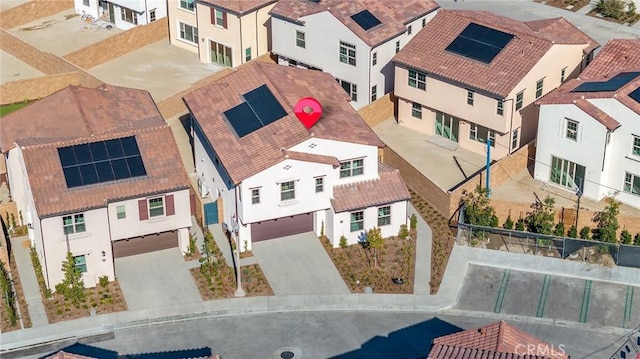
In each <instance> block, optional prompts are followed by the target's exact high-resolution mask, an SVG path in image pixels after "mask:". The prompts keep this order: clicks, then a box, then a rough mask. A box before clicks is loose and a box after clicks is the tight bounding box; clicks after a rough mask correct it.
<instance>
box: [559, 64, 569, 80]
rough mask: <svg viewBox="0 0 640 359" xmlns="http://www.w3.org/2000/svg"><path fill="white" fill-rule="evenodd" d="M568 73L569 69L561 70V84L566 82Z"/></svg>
mask: <svg viewBox="0 0 640 359" xmlns="http://www.w3.org/2000/svg"><path fill="white" fill-rule="evenodd" d="M566 73H567V68H566V67H565V68H564V69H562V70H560V83H562V82H564V79H565V75H566Z"/></svg>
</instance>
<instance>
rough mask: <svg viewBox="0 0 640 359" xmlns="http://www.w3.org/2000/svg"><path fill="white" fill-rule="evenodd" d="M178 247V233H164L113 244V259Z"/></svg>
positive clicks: (123, 240)
mask: <svg viewBox="0 0 640 359" xmlns="http://www.w3.org/2000/svg"><path fill="white" fill-rule="evenodd" d="M177 246H178V232H177V231H174V232H163V233H160V234H151V235H148V236H144V237H134V238H129V239H122V240H119V241H115V242H113V257H114V258H119V257H126V256H132V255H136V254H142V253H147V252H153V251H159V250H161V249H167V248H173V247H177Z"/></svg>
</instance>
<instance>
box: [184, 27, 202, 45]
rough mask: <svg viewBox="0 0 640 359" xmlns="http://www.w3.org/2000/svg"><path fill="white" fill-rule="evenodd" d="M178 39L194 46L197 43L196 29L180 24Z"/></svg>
mask: <svg viewBox="0 0 640 359" xmlns="http://www.w3.org/2000/svg"><path fill="white" fill-rule="evenodd" d="M180 38H181V39H182V40H187V41H189V42H193V43H195V44H197V43H198V28H197V27H195V26H191V25H187V24H184V23H180Z"/></svg>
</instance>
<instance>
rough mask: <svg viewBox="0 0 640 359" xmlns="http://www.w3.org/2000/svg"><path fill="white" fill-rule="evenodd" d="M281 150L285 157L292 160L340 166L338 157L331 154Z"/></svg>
mask: <svg viewBox="0 0 640 359" xmlns="http://www.w3.org/2000/svg"><path fill="white" fill-rule="evenodd" d="M282 152H283V153H284V156H285V158H289V159H292V160H297V161H305V162H315V163H324V164H327V165H332V166H333V167H338V166H340V161H338V159H337V158H335V157H333V156H325V155H318V154H314V153H304V152H296V151H289V150H284V151H282Z"/></svg>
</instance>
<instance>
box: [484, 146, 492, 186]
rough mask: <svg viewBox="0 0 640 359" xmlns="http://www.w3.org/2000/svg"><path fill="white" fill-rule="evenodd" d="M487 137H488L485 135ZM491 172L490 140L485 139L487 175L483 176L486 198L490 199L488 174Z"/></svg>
mask: <svg viewBox="0 0 640 359" xmlns="http://www.w3.org/2000/svg"><path fill="white" fill-rule="evenodd" d="M487 137H489V136H488V135H487ZM490 172H491V138H487V175H486V176H485V180H486V187H487V198H489V197H491V181H490V178H489V176H490V174H489V173H490Z"/></svg>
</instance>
